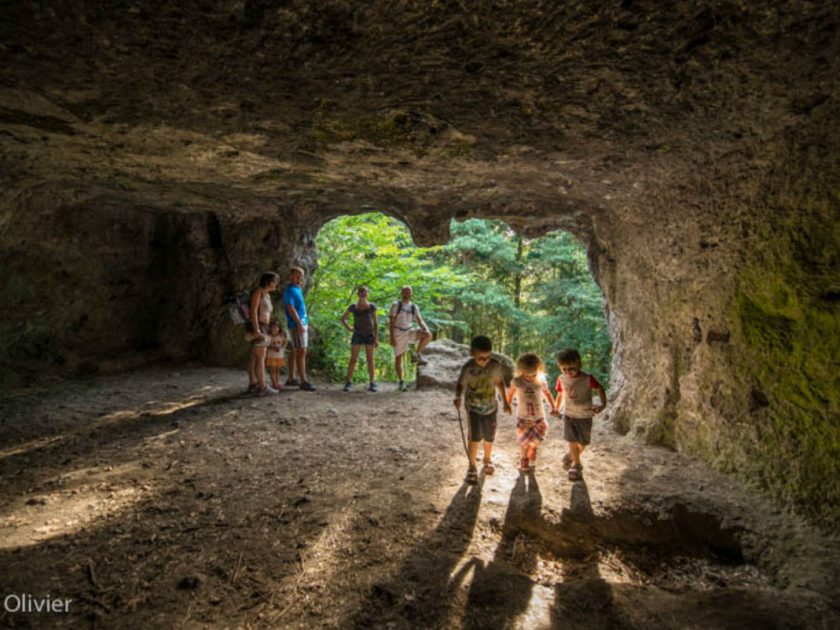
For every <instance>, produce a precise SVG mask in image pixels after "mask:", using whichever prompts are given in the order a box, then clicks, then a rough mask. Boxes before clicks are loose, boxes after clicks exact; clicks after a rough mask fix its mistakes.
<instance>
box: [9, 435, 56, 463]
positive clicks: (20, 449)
mask: <svg viewBox="0 0 840 630" xmlns="http://www.w3.org/2000/svg"><path fill="white" fill-rule="evenodd" d="M64 439H65V436H63V435H51V436H49V437H42V438H37V439H34V440H29V441H28V442H24V443H23V444H18V445H17V446H10V447H9V448H4V449H0V459H5V458H6V457H11V456H12V455H20V454H21V453H26V452H28V451H34V450H35V449H38V448H43V447H45V446H49V445H50V444H54V443H55V442H61V441H62V440H64Z"/></svg>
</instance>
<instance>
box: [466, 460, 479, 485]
mask: <svg viewBox="0 0 840 630" xmlns="http://www.w3.org/2000/svg"><path fill="white" fill-rule="evenodd" d="M466 481H467V483H469V484H476V483H478V471H476V469H475V466H473V465H472V464H470V467H469V468H468V469H467V479H466Z"/></svg>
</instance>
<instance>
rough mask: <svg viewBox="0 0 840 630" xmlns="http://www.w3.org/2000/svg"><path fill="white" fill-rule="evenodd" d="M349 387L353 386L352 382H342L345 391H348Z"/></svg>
mask: <svg viewBox="0 0 840 630" xmlns="http://www.w3.org/2000/svg"><path fill="white" fill-rule="evenodd" d="M351 387H353V383H351V382H350V381H347V382H346V383H344V391H345V392H349V391H350V388H351Z"/></svg>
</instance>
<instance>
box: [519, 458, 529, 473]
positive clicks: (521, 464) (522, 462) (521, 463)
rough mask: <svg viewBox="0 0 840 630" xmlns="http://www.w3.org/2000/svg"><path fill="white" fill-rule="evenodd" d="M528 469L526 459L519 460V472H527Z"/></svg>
mask: <svg viewBox="0 0 840 630" xmlns="http://www.w3.org/2000/svg"><path fill="white" fill-rule="evenodd" d="M529 467H530V464H529V463H528V460H527V459H526V458H522V459H520V460H519V470H521V471H522V472H528V469H529Z"/></svg>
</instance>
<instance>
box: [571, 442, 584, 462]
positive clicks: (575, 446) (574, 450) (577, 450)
mask: <svg viewBox="0 0 840 630" xmlns="http://www.w3.org/2000/svg"><path fill="white" fill-rule="evenodd" d="M582 452H583V449H582V448H581V445H580V444H579V443H578V442H569V453H570V454H571V456H572V465H573V466H580V454H581V453H582Z"/></svg>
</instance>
